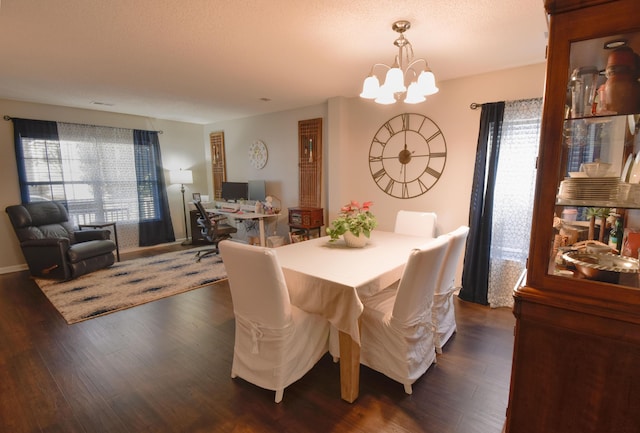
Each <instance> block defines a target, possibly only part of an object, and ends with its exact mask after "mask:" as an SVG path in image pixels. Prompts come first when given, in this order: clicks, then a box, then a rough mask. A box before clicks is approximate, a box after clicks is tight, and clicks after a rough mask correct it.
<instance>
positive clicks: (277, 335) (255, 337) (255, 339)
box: [236, 313, 295, 354]
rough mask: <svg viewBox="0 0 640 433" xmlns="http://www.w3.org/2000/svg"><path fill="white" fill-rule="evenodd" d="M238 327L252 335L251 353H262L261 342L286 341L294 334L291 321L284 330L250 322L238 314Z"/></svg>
mask: <svg viewBox="0 0 640 433" xmlns="http://www.w3.org/2000/svg"><path fill="white" fill-rule="evenodd" d="M236 326H241V327H242V328H243V329H244V330H245V331H248V332H249V333H250V334H251V342H252V346H251V353H253V354H259V353H260V342H261V341H278V340H286V339H287V338H289V337H290V336H291V335H292V334H293V332H294V330H295V329H294V324H293V321H289V323H288V324H287V326H285V327H284V328H267V327H265V326H264V325H262V324H261V323H258V322H255V321H253V320H249V319H247V318H245V317H243V316H241V315H239V314H237V313H236Z"/></svg>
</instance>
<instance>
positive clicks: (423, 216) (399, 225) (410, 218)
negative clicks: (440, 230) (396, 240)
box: [393, 210, 437, 238]
mask: <svg viewBox="0 0 640 433" xmlns="http://www.w3.org/2000/svg"><path fill="white" fill-rule="evenodd" d="M436 222H437V215H436V214H435V213H434V212H416V211H408V210H399V211H398V213H397V214H396V224H395V228H394V230H393V231H394V232H396V233H400V234H404V235H414V236H424V237H429V238H433V237H435V235H436Z"/></svg>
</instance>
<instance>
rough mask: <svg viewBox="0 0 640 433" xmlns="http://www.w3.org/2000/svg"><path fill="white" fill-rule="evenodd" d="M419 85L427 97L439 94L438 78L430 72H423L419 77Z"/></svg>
mask: <svg viewBox="0 0 640 433" xmlns="http://www.w3.org/2000/svg"><path fill="white" fill-rule="evenodd" d="M418 85H419V86H420V90H421V91H422V94H423V95H425V96H429V95H433V94H434V93H438V91H439V90H440V89H438V87H437V86H436V77H435V75H433V72H431V71H430V70H426V71H422V72H421V73H420V75H419V76H418Z"/></svg>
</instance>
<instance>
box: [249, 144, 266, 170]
mask: <svg viewBox="0 0 640 433" xmlns="http://www.w3.org/2000/svg"><path fill="white" fill-rule="evenodd" d="M267 157H268V152H267V146H266V145H265V144H264V143H263V142H262V141H260V140H256V141H254V142H253V143H251V145H250V146H249V162H250V163H251V165H252V166H253V167H254V168H257V169H261V168H262V167H264V166H265V165H266V164H267Z"/></svg>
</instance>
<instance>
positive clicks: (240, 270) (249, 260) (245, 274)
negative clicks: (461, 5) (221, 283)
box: [219, 241, 291, 328]
mask: <svg viewBox="0 0 640 433" xmlns="http://www.w3.org/2000/svg"><path fill="white" fill-rule="evenodd" d="M219 248H220V253H221V255H222V260H223V262H224V266H225V269H226V270H227V276H228V277H229V287H230V288H231V297H232V300H233V311H234V312H235V313H237V314H239V315H240V316H242V317H244V318H247V319H250V320H252V321H255V322H257V323H260V324H261V325H262V326H265V327H269V328H282V327H284V326H286V325H287V324H288V323H289V322H290V321H291V303H290V300H289V292H288V290H287V285H286V283H285V279H284V275H283V273H282V268H281V267H280V264H279V263H278V256H277V255H276V253H275V251H274V250H273V249H270V248H262V247H256V246H252V245H247V244H242V243H239V242H234V241H222V242H220V244H219Z"/></svg>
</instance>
